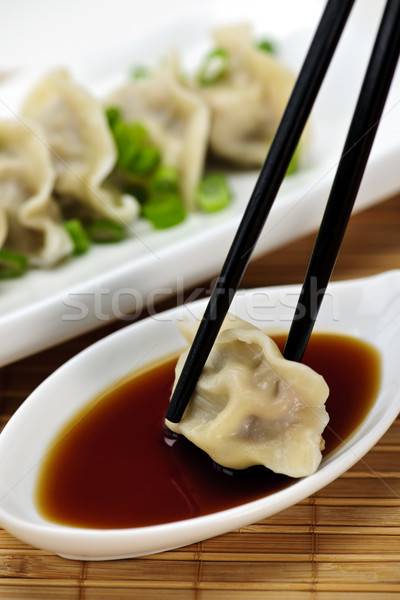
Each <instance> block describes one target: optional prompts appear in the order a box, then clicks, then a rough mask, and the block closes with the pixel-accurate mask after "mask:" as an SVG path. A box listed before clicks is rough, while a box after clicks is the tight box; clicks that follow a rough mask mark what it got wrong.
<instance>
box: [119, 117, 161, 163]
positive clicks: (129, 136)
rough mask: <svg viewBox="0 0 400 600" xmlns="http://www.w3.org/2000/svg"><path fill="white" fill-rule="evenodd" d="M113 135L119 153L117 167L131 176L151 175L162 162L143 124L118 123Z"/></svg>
mask: <svg viewBox="0 0 400 600" xmlns="http://www.w3.org/2000/svg"><path fill="white" fill-rule="evenodd" d="M112 131H113V134H114V139H115V143H116V146H117V151H118V158H117V165H118V166H119V167H121V169H123V170H124V171H126V172H127V173H129V174H131V175H149V174H151V173H152V172H153V171H154V169H155V168H156V167H157V165H158V164H159V162H160V160H161V154H160V151H159V150H158V148H156V147H155V146H154V145H152V144H151V143H150V142H149V139H148V132H147V129H146V128H145V127H144V125H142V124H141V123H126V122H124V121H122V120H119V121H117V122H116V123H115V124H114V126H113V130H112Z"/></svg>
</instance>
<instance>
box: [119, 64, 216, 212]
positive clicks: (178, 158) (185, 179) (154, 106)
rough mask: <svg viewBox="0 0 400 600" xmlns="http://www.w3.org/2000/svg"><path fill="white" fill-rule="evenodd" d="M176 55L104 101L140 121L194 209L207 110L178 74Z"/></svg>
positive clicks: (130, 119)
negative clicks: (176, 174)
mask: <svg viewBox="0 0 400 600" xmlns="http://www.w3.org/2000/svg"><path fill="white" fill-rule="evenodd" d="M175 59H176V57H171V60H170V62H169V63H168V64H166V65H164V67H163V68H160V69H158V70H156V71H154V72H153V73H152V74H150V75H149V76H148V77H143V78H140V79H137V80H132V81H130V82H128V83H126V84H125V85H123V86H122V87H121V88H119V89H117V90H116V91H115V92H114V93H113V94H112V95H111V96H110V97H109V98H108V100H107V104H108V105H109V106H114V107H116V108H119V110H120V111H121V115H122V118H123V119H124V120H125V121H128V122H140V123H142V124H143V125H144V126H145V127H146V129H147V130H148V132H149V134H150V137H151V139H152V141H153V143H154V144H155V145H156V146H157V147H158V148H159V149H160V151H161V155H162V163H163V164H165V165H167V166H169V167H174V168H176V169H177V170H178V173H179V176H180V177H179V180H180V187H181V190H180V191H181V194H182V199H183V203H184V205H185V207H186V208H187V209H188V210H192V209H193V208H194V202H195V200H194V192H195V189H196V186H197V184H198V182H199V181H200V178H201V176H202V173H203V169H204V161H205V154H206V149H207V141H208V135H209V128H210V114H209V109H208V108H207V106H206V105H205V103H204V101H203V100H202V99H201V98H200V97H199V96H198V95H197V94H195V93H194V92H193V91H191V90H189V89H188V88H186V87H185V86H184V85H183V84H182V83H181V81H180V80H179V77H178V74H177V72H178V70H179V67H178V66H177V65H176V60H175Z"/></svg>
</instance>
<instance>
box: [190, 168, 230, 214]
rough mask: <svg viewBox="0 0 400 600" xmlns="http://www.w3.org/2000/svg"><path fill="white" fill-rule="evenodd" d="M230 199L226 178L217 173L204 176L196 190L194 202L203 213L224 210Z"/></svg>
mask: <svg viewBox="0 0 400 600" xmlns="http://www.w3.org/2000/svg"><path fill="white" fill-rule="evenodd" d="M231 199H232V193H231V191H230V189H229V186H228V183H227V181H226V178H225V177H224V176H223V175H220V174H218V173H210V174H208V175H205V176H204V177H203V179H202V180H201V181H200V183H199V185H198V186H197V189H196V202H197V205H198V206H199V208H201V209H202V210H204V211H205V212H216V211H218V210H222V209H223V208H226V207H227V206H228V204H229V203H230V201H231Z"/></svg>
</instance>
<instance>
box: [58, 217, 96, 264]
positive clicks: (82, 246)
mask: <svg viewBox="0 0 400 600" xmlns="http://www.w3.org/2000/svg"><path fill="white" fill-rule="evenodd" d="M64 227H65V229H66V230H67V232H68V234H69V236H70V238H71V240H72V243H73V245H74V251H73V253H74V254H75V255H76V256H79V255H80V254H85V252H87V251H88V250H89V248H90V240H89V238H88V236H87V233H86V231H85V230H84V228H83V225H82V223H81V222H80V220H79V219H70V220H69V221H65V222H64Z"/></svg>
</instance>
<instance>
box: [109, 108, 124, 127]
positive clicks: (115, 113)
mask: <svg viewBox="0 0 400 600" xmlns="http://www.w3.org/2000/svg"><path fill="white" fill-rule="evenodd" d="M106 117H107V121H108V124H109V126H110V128H111V129H113V127H114V126H115V125H116V123H117V122H118V121H119V120H120V119H121V111H120V110H119V108H117V107H115V106H109V107H108V108H107V109H106Z"/></svg>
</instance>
